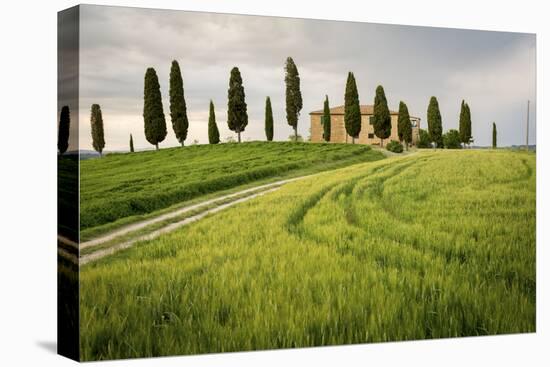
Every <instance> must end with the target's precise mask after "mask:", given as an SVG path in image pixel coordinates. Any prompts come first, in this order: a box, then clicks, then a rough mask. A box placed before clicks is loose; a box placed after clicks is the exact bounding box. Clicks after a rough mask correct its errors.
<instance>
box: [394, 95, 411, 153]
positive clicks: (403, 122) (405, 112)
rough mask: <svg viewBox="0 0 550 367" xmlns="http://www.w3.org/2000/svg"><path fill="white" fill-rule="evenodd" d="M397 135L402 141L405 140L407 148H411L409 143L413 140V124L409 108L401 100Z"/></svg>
mask: <svg viewBox="0 0 550 367" xmlns="http://www.w3.org/2000/svg"><path fill="white" fill-rule="evenodd" d="M397 135H398V136H399V140H400V141H401V142H405V149H407V150H409V144H410V143H411V142H412V126H411V117H410V116H409V109H408V108H407V105H406V104H405V102H403V101H401V102H399V117H398V119H397Z"/></svg>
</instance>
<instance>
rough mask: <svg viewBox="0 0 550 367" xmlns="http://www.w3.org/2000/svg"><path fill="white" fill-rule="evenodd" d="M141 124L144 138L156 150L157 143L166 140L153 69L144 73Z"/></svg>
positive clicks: (157, 84) (162, 112)
mask: <svg viewBox="0 0 550 367" xmlns="http://www.w3.org/2000/svg"><path fill="white" fill-rule="evenodd" d="M143 122H144V126H145V138H146V139H147V141H148V142H149V143H151V144H153V145H154V146H155V147H156V149H157V150H158V149H159V143H160V142H162V141H163V140H164V138H166V120H165V118H164V111H163V109H162V96H161V94H160V84H159V80H158V77H157V72H156V71H155V69H153V68H148V69H147V71H146V72H145V84H144V91H143Z"/></svg>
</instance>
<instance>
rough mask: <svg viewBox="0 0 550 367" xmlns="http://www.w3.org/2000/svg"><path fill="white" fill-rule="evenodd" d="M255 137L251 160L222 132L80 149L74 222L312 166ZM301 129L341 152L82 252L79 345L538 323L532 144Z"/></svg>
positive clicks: (290, 344) (269, 341)
mask: <svg viewBox="0 0 550 367" xmlns="http://www.w3.org/2000/svg"><path fill="white" fill-rule="evenodd" d="M254 144H255V143H251V144H250V145H249V146H250V147H252V148H254V149H252V150H253V151H256V153H255V155H253V154H251V155H250V160H249V161H246V160H245V161H244V162H243V161H242V160H241V161H238V162H237V161H235V160H231V159H228V160H220V159H221V158H220V157H221V156H224V157H225V156H227V155H228V154H230V153H229V150H230V149H233V148H235V149H243V148H242V147H238V148H237V147H234V146H232V145H229V144H224V145H222V146H220V148H221V147H223V148H224V149H227V150H228V151H226V152H221V153H220V155H219V156H218V157H217V158H214V157H213V156H210V155H209V156H204V155H201V154H198V153H200V152H198V150H199V149H198V148H194V147H191V148H185V149H173V150H169V149H166V150H165V151H161V152H147V153H139V154H133V155H118V156H117V155H114V156H112V157H109V156H107V157H106V158H104V159H97V160H93V161H89V162H83V165H82V168H81V174H82V186H81V188H82V193H81V195H82V196H81V200H82V218H81V220H82V221H83V223H82V225H83V228H93V227H94V226H101V225H104V224H105V223H108V222H109V221H112V220H120V219H121V218H127V217H131V216H132V215H139V214H143V213H146V212H148V211H151V210H158V209H162V208H166V207H169V206H170V205H173V204H174V203H176V202H177V201H180V200H182V199H192V198H194V197H196V196H198V195H199V194H207V193H212V192H214V191H215V190H220V189H229V188H231V187H233V186H235V185H237V184H246V183H250V182H252V181H253V179H255V180H258V179H265V178H268V177H274V176H278V175H281V174H282V173H287V172H290V171H292V170H298V169H299V167H304V166H305V163H304V162H297V161H296V160H293V159H292V158H290V157H292V156H293V155H294V154H295V156H301V157H304V155H303V154H301V153H296V152H295V151H287V150H289V149H292V147H291V144H286V145H280V146H278V145H275V144H269V145H265V146H267V147H268V148H265V149H267V153H263V152H262V148H261V147H260V145H254ZM292 145H294V144H292ZM304 145H305V144H304ZM243 146H246V144H243ZM309 146H310V147H314V148H312V149H313V150H312V151H310V152H309V153H308V154H307V155H305V158H304V159H305V161H307V162H314V163H311V165H313V164H317V165H318V167H325V168H326V167H328V166H330V167H332V166H333V165H337V164H336V163H335V162H338V161H340V160H346V161H347V162H348V164H350V165H348V164H346V165H347V167H344V168H336V169H331V170H328V171H326V172H323V173H319V174H317V175H315V176H312V177H309V178H305V179H303V180H299V181H296V182H292V183H289V184H286V185H284V186H283V187H281V188H280V189H279V190H277V191H274V192H271V193H269V194H266V195H264V196H261V197H257V198H254V199H252V200H250V201H247V202H245V203H241V204H238V205H236V206H234V207H231V208H228V209H226V210H224V211H221V212H219V213H216V214H213V215H209V216H207V217H205V218H204V219H202V220H200V221H198V222H196V223H193V224H191V225H188V226H185V227H181V228H180V229H178V230H176V231H174V232H171V233H169V234H165V235H162V236H161V237H159V238H157V239H153V240H149V241H142V242H140V243H138V244H136V245H135V246H134V247H132V248H130V249H128V250H125V251H121V252H118V253H116V254H114V255H112V256H109V257H105V258H103V259H101V260H99V261H97V262H94V263H90V264H87V265H85V266H82V267H81V269H80V270H81V272H80V282H81V283H80V327H81V352H82V359H83V360H95V359H115V358H131V357H149V356H164V355H174V354H196V353H211V352H228V351H242V350H257V349H273V348H294V347H309V346H321V345H333V344H350V343H369V342H384V341H399V340H413V339H427V338H445V337H458V336H475V335H494V334H504V333H520V332H534V331H535V297H536V296H535V288H536V278H535V224H536V220H535V210H536V205H535V196H536V195H535V194H536V190H535V181H536V180H535V171H536V169H535V168H536V166H535V164H536V163H535V155H534V154H529V153H525V152H512V151H508V150H462V151H442V150H438V151H430V150H428V151H419V152H417V153H413V154H410V155H406V156H402V157H391V158H386V159H380V158H381V156H380V153H379V152H375V151H371V150H368V151H367V150H364V149H365V148H366V147H364V146H362V147H360V146H355V147H352V146H351V145H348V146H347V147H348V148H342V147H340V146H338V145H335V146H334V147H333V146H332V145H327V146H325V145H322V144H309ZM317 147H322V149H321V148H317ZM329 147H330V148H331V150H329V151H328V153H327V152H326V151H324V150H325V149H327V148H329ZM216 148H217V147H216ZM188 149H189V152H191V153H192V152H194V151H193V149H195V150H196V151H197V152H196V153H197V154H195V155H193V156H192V157H187V158H185V160H184V161H183V163H181V164H182V165H189V167H195V168H193V169H191V170H187V169H184V168H181V169H180V168H178V169H173V168H174V166H175V165H176V164H177V160H178V159H180V161H181V159H182V157H179V156H178V155H183V154H184V151H188ZM300 149H302V148H300ZM303 149H306V148H303ZM315 149H317V150H315ZM360 149H363V150H362V151H360ZM355 150H357V152H355ZM281 151H283V153H284V152H285V151H286V153H284V154H288V157H289V158H288V161H284V160H283V162H284V163H281V167H283V168H282V169H281V170H280V171H277V170H276V169H275V170H273V171H269V170H270V169H271V167H273V166H272V162H273V159H274V158H273V157H274V156H278V157H281V156H283V157H287V156H285V155H284V154H283V153H281ZM155 154H156V155H157V156H155ZM159 154H164V155H165V156H164V157H163V158H162V160H163V161H164V162H166V163H165V165H166V166H164V165H162V167H159V168H158V170H153V169H152V168H151V167H155V160H154V159H155V157H156V158H158V155H159ZM327 154H328V155H327ZM170 155H173V156H170ZM331 155H332V156H331ZM334 156H336V157H337V158H334ZM361 159H364V160H365V162H363V163H360V160H361ZM134 160H135V161H136V162H137V163H136V164H135V166H139V167H143V168H142V171H141V173H140V172H135V171H134V173H133V174H132V173H131V172H132V171H133V170H132V165H131V164H132V162H133V161H134ZM214 161H216V162H218V163H216V164H214V165H213V166H209V164H210V163H209V162H214ZM156 162H157V167H158V166H159V164H158V162H159V160H158V159H157V161H156ZM252 162H257V163H252ZM258 162H264V163H258ZM286 165H288V166H286ZM253 166H254V167H256V168H253ZM178 167H180V166H178ZM211 167H213V168H211ZM258 167H266V168H265V169H266V171H265V172H264V171H262V168H258ZM267 167H269V168H267ZM288 167H293V168H288ZM332 168H335V167H332ZM118 170H120V172H121V173H120V175H115V174H113V172H117V171H118ZM201 170H202V171H201ZM204 170H208V171H209V172H211V173H212V176H211V177H210V178H209V179H208V180H202V181H203V182H204V184H205V185H206V186H205V187H204V188H200V189H199V188H197V187H199V186H193V185H198V184H197V183H196V182H198V181H201V180H200V177H201V175H203V176H204ZM321 170H322V169H321V168H319V169H318V171H321ZM147 171H148V172H149V173H148V174H146V172H147ZM143 172H145V173H143ZM227 172H233V173H234V175H233V176H231V177H235V178H234V179H235V181H230V182H232V183H229V184H227V185H225V184H223V183H221V184H220V182H224V181H223V180H221V181H220V180H219V177H225V176H224V174H226V173H227ZM254 172H260V173H257V174H256V173H254ZM164 175H166V176H167V177H164ZM160 176H163V177H162V178H159V177H160ZM251 177H252V178H253V179H252V178H251ZM159 179H160V186H158V187H157V186H155V185H149V184H148V183H147V182H149V181H148V180H150V182H157V180H159ZM132 180H135V181H132ZM178 180H179V181H178ZM138 181H139V182H138ZM94 182H101V185H95V184H94ZM133 182H138V184H137V186H135V187H134V186H132V185H133ZM174 183H177V184H174ZM186 183H188V185H187V184H186ZM186 185H187V186H186ZM220 185H221V186H220ZM92 187H94V188H93V189H92ZM124 187H126V189H123V188H124ZM132 187H134V189H135V190H138V189H139V193H137V194H132V193H131V191H130V190H131V188H132ZM125 190H126V191H125ZM149 196H151V197H153V198H155V199H154V200H153V201H150V202H149V201H148V199H146V198H147V197H149ZM158 198H161V199H162V200H161V203H160V204H157V203H156V201H157V200H158ZM113 202H116V203H117V205H118V204H120V205H121V208H119V209H116V210H115V209H112V210H110V211H109V208H111V207H112V205H113ZM102 208H106V209H105V210H106V211H107V212H108V213H102V214H99V213H100V212H101V211H102V210H103V209H102Z"/></svg>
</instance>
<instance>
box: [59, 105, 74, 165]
mask: <svg viewBox="0 0 550 367" xmlns="http://www.w3.org/2000/svg"><path fill="white" fill-rule="evenodd" d="M70 127H71V113H70V111H69V106H63V107H62V108H61V114H60V115H59V132H58V136H57V149H58V150H59V154H60V155H62V154H63V153H65V152H66V151H67V148H69V128H70Z"/></svg>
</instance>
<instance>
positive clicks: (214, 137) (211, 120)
mask: <svg viewBox="0 0 550 367" xmlns="http://www.w3.org/2000/svg"><path fill="white" fill-rule="evenodd" d="M208 142H209V143H210V144H218V143H219V142H220V132H219V130H218V125H217V124H216V113H215V112H214V103H212V100H210V114H209V115H208Z"/></svg>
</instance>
